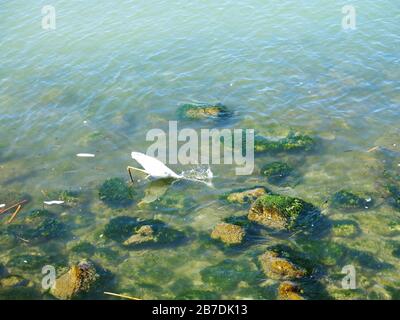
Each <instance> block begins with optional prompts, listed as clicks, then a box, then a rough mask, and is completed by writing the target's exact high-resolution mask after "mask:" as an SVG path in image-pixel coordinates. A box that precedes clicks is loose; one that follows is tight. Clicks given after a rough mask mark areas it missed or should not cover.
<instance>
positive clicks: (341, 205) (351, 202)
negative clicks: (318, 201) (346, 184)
mask: <svg viewBox="0 0 400 320" xmlns="http://www.w3.org/2000/svg"><path fill="white" fill-rule="evenodd" d="M331 205H332V207H334V208H337V209H347V210H357V209H368V208H369V207H371V206H372V199H370V198H369V199H364V198H362V197H361V196H359V195H357V194H354V193H352V192H350V191H347V190H340V191H338V192H336V193H335V194H334V195H333V196H332V199H331Z"/></svg>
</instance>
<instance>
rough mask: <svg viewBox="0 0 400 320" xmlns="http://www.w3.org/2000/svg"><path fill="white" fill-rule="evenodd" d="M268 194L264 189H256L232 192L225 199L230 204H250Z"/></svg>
mask: <svg viewBox="0 0 400 320" xmlns="http://www.w3.org/2000/svg"><path fill="white" fill-rule="evenodd" d="M267 193H268V190H267V189H266V188H264V187H254V188H250V189H239V190H235V191H232V192H231V193H229V194H227V195H225V196H224V197H223V198H225V199H226V200H227V201H228V202H229V203H237V204H249V203H252V202H254V201H255V200H256V199H257V198H258V197H260V196H263V195H265V194H267Z"/></svg>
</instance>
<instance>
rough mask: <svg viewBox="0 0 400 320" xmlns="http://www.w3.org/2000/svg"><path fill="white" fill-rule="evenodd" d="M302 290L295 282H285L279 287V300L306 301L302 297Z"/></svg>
mask: <svg viewBox="0 0 400 320" xmlns="http://www.w3.org/2000/svg"><path fill="white" fill-rule="evenodd" d="M301 293H302V290H301V289H300V287H299V286H298V285H297V284H295V283H294V282H290V281H285V282H282V283H281V284H280V285H279V288H278V299H279V300H304V298H303V297H302V296H301Z"/></svg>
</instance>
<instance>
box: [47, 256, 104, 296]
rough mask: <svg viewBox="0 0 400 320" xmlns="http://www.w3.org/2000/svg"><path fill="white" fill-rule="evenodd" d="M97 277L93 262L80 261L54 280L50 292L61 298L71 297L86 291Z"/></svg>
mask: <svg viewBox="0 0 400 320" xmlns="http://www.w3.org/2000/svg"><path fill="white" fill-rule="evenodd" d="M98 277H99V276H98V274H97V273H96V269H95V267H94V266H93V264H91V263H90V262H86V261H84V262H81V263H79V264H78V265H75V266H72V267H71V269H70V270H69V271H68V272H67V273H65V274H63V275H62V276H60V277H59V278H58V279H57V280H56V283H55V286H54V287H53V288H52V289H51V294H52V295H53V296H55V297H56V298H58V299H61V300H68V299H72V298H74V297H76V296H77V295H78V294H80V293H83V292H88V291H89V290H90V288H91V286H92V285H93V284H94V283H95V282H96V280H97V279H98Z"/></svg>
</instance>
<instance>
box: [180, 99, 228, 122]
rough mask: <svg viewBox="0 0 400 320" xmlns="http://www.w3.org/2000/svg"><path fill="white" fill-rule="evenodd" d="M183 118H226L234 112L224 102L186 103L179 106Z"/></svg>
mask: <svg viewBox="0 0 400 320" xmlns="http://www.w3.org/2000/svg"><path fill="white" fill-rule="evenodd" d="M177 114H178V118H179V119H181V120H202V119H226V118H229V117H231V116H232V112H231V111H230V110H229V109H228V108H227V107H226V106H224V105H223V104H220V103H217V104H215V105H212V104H184V105H182V106H180V107H179V108H178V111H177Z"/></svg>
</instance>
